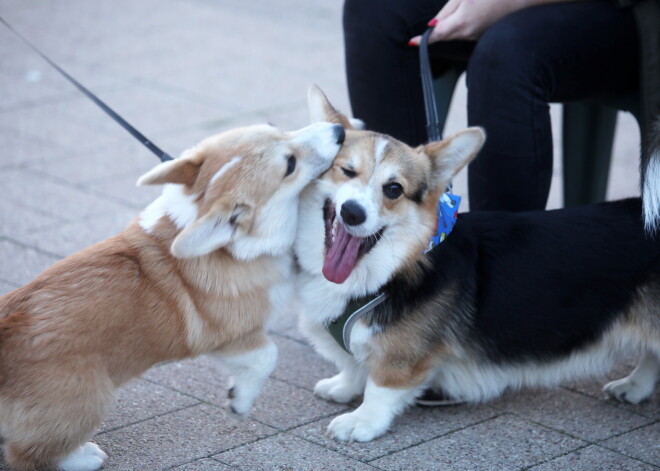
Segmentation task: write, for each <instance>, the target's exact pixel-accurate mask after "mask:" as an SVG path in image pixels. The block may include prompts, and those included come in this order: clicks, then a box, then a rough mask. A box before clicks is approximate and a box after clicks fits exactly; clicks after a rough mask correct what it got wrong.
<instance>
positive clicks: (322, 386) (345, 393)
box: [314, 373, 362, 404]
mask: <svg viewBox="0 0 660 471" xmlns="http://www.w3.org/2000/svg"><path fill="white" fill-rule="evenodd" d="M314 394H316V395H317V396H319V397H320V398H321V399H325V400H326V401H333V402H339V403H341V404H345V403H347V402H351V401H352V400H353V399H355V398H356V397H358V396H359V395H360V394H362V391H361V390H360V389H359V388H357V387H356V385H354V384H350V383H349V382H346V381H345V380H344V377H343V375H342V374H341V373H339V374H338V375H335V376H333V377H332V378H326V379H322V380H320V381H319V382H318V383H316V386H314Z"/></svg>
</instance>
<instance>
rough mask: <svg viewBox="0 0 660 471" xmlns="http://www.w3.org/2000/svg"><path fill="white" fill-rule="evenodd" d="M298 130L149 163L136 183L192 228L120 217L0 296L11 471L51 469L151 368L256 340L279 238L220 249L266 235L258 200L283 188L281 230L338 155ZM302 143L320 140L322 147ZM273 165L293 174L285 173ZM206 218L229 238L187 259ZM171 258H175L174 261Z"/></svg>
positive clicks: (282, 258)
mask: <svg viewBox="0 0 660 471" xmlns="http://www.w3.org/2000/svg"><path fill="white" fill-rule="evenodd" d="M306 129H307V130H308V131H306V132H307V133H309V136H311V137H305V138H304V139H303V138H302V137H300V136H301V135H303V134H300V133H302V132H303V131H305V130H301V131H300V132H298V133H282V132H280V131H278V130H277V129H275V128H274V127H270V126H257V127H250V128H242V129H239V130H234V131H230V132H228V133H225V134H222V135H219V136H215V137H212V138H209V139H207V140H205V141H203V142H202V143H201V144H200V145H199V146H197V147H196V148H194V149H193V150H191V151H189V152H187V153H185V154H184V155H183V156H182V157H181V158H180V159H176V160H175V161H173V162H168V163H165V164H161V165H160V166H158V167H156V168H155V169H154V170H152V171H151V172H149V173H148V174H146V175H145V176H143V177H142V179H141V180H140V183H141V184H165V183H169V184H172V183H174V184H179V185H183V187H182V195H183V196H182V197H183V198H187V197H189V198H190V204H191V205H194V206H193V207H194V208H196V211H195V213H196V215H195V216H196V217H195V220H194V222H192V224H187V225H186V226H185V227H181V225H182V223H181V222H177V221H175V220H174V219H176V217H173V216H171V215H170V213H167V212H165V213H163V215H162V217H160V218H159V219H158V220H157V221H156V222H155V223H154V224H153V225H152V226H148V225H147V227H146V228H145V227H143V225H144V224H143V223H141V221H140V220H134V221H132V222H131V223H130V225H129V226H128V228H127V229H126V230H125V231H124V232H122V233H121V234H119V235H117V236H115V237H112V238H110V239H107V240H105V241H103V242H100V243H98V244H96V245H93V246H91V247H89V248H87V249H85V250H83V251H81V252H78V253H76V254H74V255H72V256H70V257H68V258H66V259H64V260H62V261H60V262H59V263H57V264H55V265H54V266H52V267H51V268H49V269H47V270H46V271H45V272H43V273H42V274H41V275H39V276H38V277H37V278H36V279H35V280H34V281H32V282H31V283H29V284H27V285H26V286H24V287H22V288H19V289H17V290H15V291H13V292H11V293H9V294H7V295H5V296H4V297H2V298H0V433H1V434H2V436H3V438H4V441H5V456H6V459H7V462H8V463H9V464H10V465H11V466H12V467H14V468H17V469H21V470H28V469H35V468H42V467H52V466H55V465H56V464H57V462H58V460H60V459H62V458H63V457H64V456H65V455H67V454H69V453H71V452H72V451H74V450H75V449H76V448H77V447H79V446H80V445H81V444H82V443H84V442H85V441H86V440H87V439H89V438H90V437H91V435H92V434H93V432H94V430H95V429H96V428H97V427H98V426H99V424H100V422H101V420H102V418H103V416H104V415H105V414H106V413H107V412H108V409H109V408H110V407H111V405H112V403H113V399H114V392H115V389H116V388H117V387H118V386H120V385H121V384H123V383H125V382H126V381H127V380H129V379H130V378H133V377H135V376H137V375H139V374H141V373H142V372H144V371H145V370H146V369H147V368H149V367H150V366H152V365H154V364H156V363H159V362H162V361H166V360H177V359H181V358H185V357H189V356H195V355H199V354H201V353H205V352H216V353H219V354H221V355H224V356H232V355H240V354H244V353H246V352H251V351H255V350H259V349H263V348H264V347H266V346H267V345H268V344H269V343H270V341H269V340H268V339H267V337H266V335H265V333H264V323H265V320H266V317H267V315H268V314H269V313H270V311H271V310H272V308H273V306H272V305H271V304H272V302H271V294H272V293H271V292H270V291H271V289H272V288H273V287H274V286H275V285H277V283H280V282H282V281H283V280H284V279H286V278H287V277H288V276H289V269H290V260H289V254H288V252H287V249H288V248H290V244H291V243H292V242H293V239H292V238H291V240H290V241H287V240H286V239H283V240H281V241H280V240H279V239H273V240H277V243H278V244H280V243H281V245H282V246H281V247H280V246H278V245H273V244H270V245H269V243H264V244H263V246H258V247H256V248H255V249H253V250H252V251H251V252H249V254H247V255H246V253H245V251H243V252H241V254H240V255H238V256H237V252H238V249H235V248H234V247H233V246H232V244H233V243H234V242H236V243H238V242H240V241H241V240H242V239H245V238H248V237H253V238H255V239H260V238H268V237H276V234H275V235H273V234H269V233H267V231H269V230H270V231H273V230H276V229H277V227H276V226H270V227H268V228H264V227H263V225H264V223H263V220H264V219H263V218H262V215H261V214H260V212H261V211H262V208H266V209H263V211H266V210H268V211H273V210H274V208H273V207H272V206H271V207H268V206H267V205H268V203H269V201H271V200H273V199H274V198H275V197H276V195H278V194H284V193H283V192H285V191H286V198H285V199H283V200H282V201H281V204H289V205H292V206H293V208H286V211H284V210H282V219H283V220H282V221H277V222H278V223H282V224H295V214H296V212H297V196H298V193H299V192H300V191H301V190H302V188H303V187H304V185H305V184H306V183H308V182H309V181H310V180H311V179H312V178H314V177H316V176H317V175H318V174H319V173H320V172H321V171H323V170H324V169H325V168H327V167H328V166H329V165H330V163H331V159H332V158H333V157H334V155H335V154H336V152H337V151H338V149H339V143H338V142H337V129H338V126H336V125H330V124H323V125H321V126H318V127H316V128H314V129H312V127H310V128H306ZM304 136H307V134H304ZM305 139H307V140H305ZM313 139H320V140H324V142H323V146H325V147H324V149H323V150H320V148H321V147H322V146H321V143H319V144H318V145H317V144H316V141H313ZM333 139H334V141H333ZM326 141H327V142H326ZM331 141H332V142H331ZM326 144H328V145H326ZM328 149H331V150H328ZM317 154H318V155H317ZM287 155H295V157H296V158H297V163H298V165H297V167H296V168H295V170H294V172H293V173H292V174H291V175H286V176H285V172H287V171H288V170H287ZM236 156H240V161H239V160H238V159H236V161H235V162H234V164H232V165H228V163H229V162H231V159H235V158H236ZM236 162H237V163H236ZM220 169H224V170H223V172H224V173H222V174H221V175H219V176H218V172H219V171H220ZM291 209H292V210H293V214H294V220H293V221H289V220H287V219H288V218H287V216H288V215H289V214H290V212H291ZM156 215H157V216H158V214H156ZM266 216H267V215H265V216H264V217H266ZM208 218H216V219H217V221H215V226H214V225H213V224H211V225H210V226H208V227H211V228H213V229H209V230H215V228H216V226H223V225H228V228H229V232H228V233H231V235H230V236H228V237H229V239H228V240H227V241H226V244H225V245H223V246H220V247H218V248H214V249H213V250H210V251H209V252H208V253H205V254H201V255H199V256H190V254H189V253H187V252H188V251H190V250H196V248H195V247H194V246H193V245H194V244H192V245H191V244H189V245H190V246H187V245H186V244H188V242H186V240H185V238H186V237H188V236H189V233H190V234H192V237H201V236H198V235H196V234H195V232H194V231H195V230H197V229H198V228H199V227H205V226H203V224H204V223H205V219H208ZM262 232H263V233H262ZM193 240H196V239H193ZM264 240H266V239H264ZM179 242H180V245H179V249H177V243H179ZM271 245H273V246H271ZM177 250H179V251H180V252H181V251H182V252H184V253H183V254H182V255H181V254H180V256H174V255H173V252H176V251H177ZM182 257H183V258H182ZM273 351H274V347H273ZM269 372H270V371H267V372H266V373H265V374H266V376H267V374H268V373H269ZM264 379H265V378H264ZM237 386H238V385H237ZM248 402H249V403H250V404H251V401H248ZM242 412H243V411H242ZM90 469H91V468H90Z"/></svg>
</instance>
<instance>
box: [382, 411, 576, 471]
mask: <svg viewBox="0 0 660 471" xmlns="http://www.w3.org/2000/svg"><path fill="white" fill-rule="evenodd" d="M583 446H584V442H582V441H580V440H577V439H574V438H571V437H569V436H567V435H564V434H561V433H558V432H555V431H553V430H549V429H546V428H543V427H540V426H538V425H536V424H533V423H531V422H527V421H525V420H522V419H519V418H517V417H513V416H509V415H506V416H501V417H497V418H495V419H493V420H489V421H486V422H482V423H480V424H477V425H475V426H473V427H467V428H465V429H462V430H459V431H457V432H455V433H450V434H448V435H446V436H443V437H440V438H437V439H435V440H431V441H428V442H425V443H423V444H421V445H419V446H417V447H412V448H407V449H405V450H403V451H401V452H399V453H394V454H392V455H389V456H386V457H384V458H381V459H378V460H376V461H374V462H372V464H373V465H374V466H377V467H378V468H381V469H384V470H408V469H415V470H419V471H422V470H429V471H436V470H438V469H442V470H444V471H454V470H456V471H459V470H460V471H462V470H466V469H469V470H472V471H477V470H495V469H506V470H518V469H523V468H527V467H530V466H532V465H534V464H537V463H540V462H541V461H547V459H548V458H550V457H554V456H559V455H564V454H566V453H568V452H570V451H573V450H576V449H578V448H581V447H583Z"/></svg>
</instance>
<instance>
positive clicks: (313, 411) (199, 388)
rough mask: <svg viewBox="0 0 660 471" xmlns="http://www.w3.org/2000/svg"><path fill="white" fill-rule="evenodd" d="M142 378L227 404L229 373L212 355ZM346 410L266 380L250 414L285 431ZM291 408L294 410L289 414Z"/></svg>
mask: <svg viewBox="0 0 660 471" xmlns="http://www.w3.org/2000/svg"><path fill="white" fill-rule="evenodd" d="M145 378H147V379H148V380H149V381H154V382H156V383H157V384H161V385H164V386H167V387H168V388H172V389H175V390H177V391H180V392H182V393H185V394H187V395H190V396H192V397H195V398H196V399H199V400H201V401H204V402H208V403H212V404H215V405H217V406H220V407H227V406H228V403H229V401H228V399H227V393H228V389H229V375H228V374H227V372H226V371H225V370H224V369H223V368H222V366H221V365H220V364H219V362H217V361H215V360H214V359H213V357H211V356H205V357H200V358H198V359H195V360H186V361H183V362H176V363H170V364H167V365H162V366H159V367H156V368H153V369H152V370H150V371H149V372H147V373H146V374H145ZM345 409H346V407H345V406H342V405H338V404H329V403H325V402H324V401H320V400H319V399H317V398H315V397H314V396H313V394H312V393H311V391H308V390H306V389H303V388H300V387H297V386H294V385H291V384H287V383H284V382H282V381H278V380H276V379H269V380H268V381H267V382H266V384H265V385H264V388H263V391H262V394H261V395H260V396H259V397H258V398H257V400H256V402H255V404H254V407H253V409H252V411H251V412H250V414H249V417H250V418H252V419H254V420H257V421H259V422H262V423H264V424H267V425H270V426H272V427H275V428H278V429H281V430H288V429H291V428H294V427H297V426H299V425H302V424H305V423H309V422H312V421H315V420H318V419H319V418H321V417H327V416H329V415H332V414H336V413H338V412H340V411H343V410H345ZM292 410H295V411H296V413H295V414H291V411H292Z"/></svg>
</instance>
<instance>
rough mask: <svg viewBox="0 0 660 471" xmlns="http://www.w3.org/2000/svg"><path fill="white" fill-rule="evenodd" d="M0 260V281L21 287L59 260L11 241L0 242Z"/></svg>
mask: <svg viewBox="0 0 660 471" xmlns="http://www.w3.org/2000/svg"><path fill="white" fill-rule="evenodd" d="M0 260H1V261H2V264H1V265H0V267H1V268H0V279H1V280H3V281H5V282H9V283H11V284H15V285H18V286H23V285H24V284H27V283H28V282H30V281H32V279H34V277H36V276H37V275H38V274H39V273H41V272H42V271H44V270H45V269H46V268H48V267H49V266H51V265H52V264H54V263H55V262H57V261H58V260H59V258H57V257H51V256H48V255H44V254H42V253H39V252H37V251H35V250H34V249H32V248H29V247H23V246H20V245H17V244H15V243H13V242H11V241H6V240H0Z"/></svg>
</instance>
